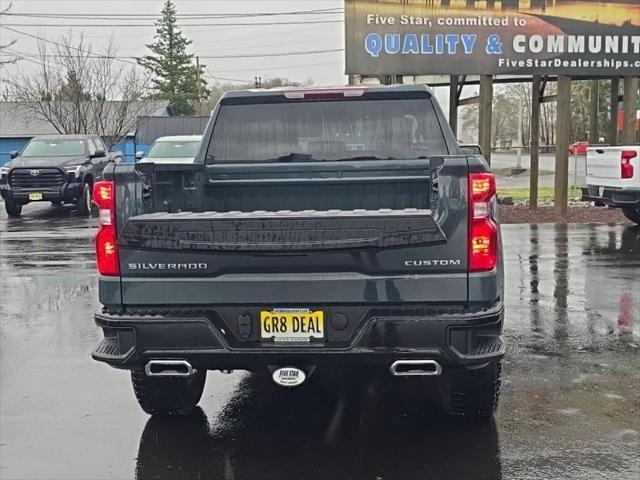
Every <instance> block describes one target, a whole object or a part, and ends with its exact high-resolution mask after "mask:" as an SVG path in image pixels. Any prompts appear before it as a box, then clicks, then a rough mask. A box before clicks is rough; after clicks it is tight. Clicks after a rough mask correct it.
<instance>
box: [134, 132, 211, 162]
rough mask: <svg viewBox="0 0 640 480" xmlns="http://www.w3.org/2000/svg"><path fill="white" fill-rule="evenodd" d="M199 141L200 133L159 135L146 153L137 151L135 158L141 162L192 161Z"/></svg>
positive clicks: (198, 146)
mask: <svg viewBox="0 0 640 480" xmlns="http://www.w3.org/2000/svg"><path fill="white" fill-rule="evenodd" d="M201 142H202V135H181V136H173V137H160V138H158V139H157V140H156V141H155V142H154V143H153V145H151V148H150V149H149V153H148V154H146V155H145V154H144V152H137V153H136V158H137V159H138V160H140V161H141V162H153V163H193V160H194V158H195V156H196V154H197V153H198V150H199V149H200V143H201Z"/></svg>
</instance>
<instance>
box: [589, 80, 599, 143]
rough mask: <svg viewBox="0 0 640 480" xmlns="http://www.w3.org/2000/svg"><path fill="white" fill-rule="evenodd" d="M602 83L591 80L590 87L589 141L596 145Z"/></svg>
mask: <svg viewBox="0 0 640 480" xmlns="http://www.w3.org/2000/svg"><path fill="white" fill-rule="evenodd" d="M599 87H600V83H599V82H598V80H591V88H590V89H589V95H590V96H589V143H590V144H591V145H595V144H596V143H600V142H599V141H598V140H599V139H598V104H599V102H598V100H599V93H600V88H599Z"/></svg>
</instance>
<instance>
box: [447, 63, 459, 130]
mask: <svg viewBox="0 0 640 480" xmlns="http://www.w3.org/2000/svg"><path fill="white" fill-rule="evenodd" d="M449 79H450V81H449V126H450V127H451V130H452V131H453V134H454V135H455V136H456V138H457V137H458V100H459V99H460V98H459V97H458V75H451V76H450V77H449Z"/></svg>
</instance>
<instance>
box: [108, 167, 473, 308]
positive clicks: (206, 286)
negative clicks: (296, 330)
mask: <svg viewBox="0 0 640 480" xmlns="http://www.w3.org/2000/svg"><path fill="white" fill-rule="evenodd" d="M301 168H304V169H305V172H306V173H305V175H301V174H299V173H297V172H298V171H299V170H300V169H301ZM156 169H157V166H156ZM293 173H295V178H291V177H293ZM467 175H468V166H467V159H466V157H447V159H446V161H443V160H442V159H440V161H431V162H430V161H429V160H421V161H418V160H412V161H407V162H402V161H400V162H399V161H395V160H394V161H378V162H372V163H368V162H364V163H363V162H360V163H358V164H356V165H354V164H347V163H344V164H340V165H337V164H333V165H330V164H321V165H313V164H309V165H305V166H303V167H301V166H300V165H297V166H296V165H291V164H282V165H269V166H260V165H254V166H246V165H243V166H230V165H227V166H220V165H218V166H215V167H208V169H207V170H206V172H205V177H206V178H205V180H204V182H205V187H203V188H201V189H196V190H199V191H203V192H204V193H203V195H202V198H200V200H199V202H200V204H199V205H198V204H197V203H196V204H194V203H193V202H195V200H193V199H190V198H191V197H189V196H188V194H185V191H187V192H189V191H193V188H191V182H192V181H194V182H195V180H193V179H194V178H195V177H194V172H193V169H187V170H185V172H184V173H183V174H182V175H181V174H178V173H177V172H176V171H175V170H172V171H167V172H163V170H162V168H160V169H157V171H154V172H150V173H149V174H148V175H147V178H146V179H145V180H143V183H144V184H145V185H147V187H139V188H136V189H131V188H129V189H126V190H123V191H122V193H123V194H124V195H134V196H136V197H137V199H136V200H133V199H130V200H129V201H126V200H125V201H123V203H126V204H127V205H134V204H137V205H139V208H138V214H137V215H132V213H133V212H128V213H129V215H130V216H128V218H126V219H124V221H123V222H122V223H121V224H120V225H119V227H118V229H119V232H118V245H119V250H120V265H121V281H122V298H123V303H125V304H127V305H209V304H229V303H245V304H246V303H253V304H273V303H274V302H276V303H281V304H289V303H291V302H296V303H297V302H300V300H301V299H304V298H308V300H307V301H306V302H307V303H309V302H312V303H316V302H317V303H335V302H348V303H359V302H390V303H391V302H392V303H401V302H434V303H447V302H458V303H459V302H466V301H467V288H468V287H467V251H468V250H467V238H468V232H467V226H468V220H467V218H468V201H467V181H468V180H467ZM187 177H188V178H189V180H188V181H187V180H185V178H187ZM261 177H262V178H264V181H260V180H259V178H261ZM117 180H118V177H117V175H116V183H117ZM145 188H146V189H147V191H150V192H152V194H151V195H147V198H146V199H144V198H142V199H141V198H140V196H138V194H139V193H140V192H141V191H143V190H144V189H145ZM189 189H191V190H189ZM136 192H137V193H136ZM185 195H186V196H185ZM143 196H144V195H143ZM185 198H186V199H185ZM145 204H146V205H147V206H146V207H145ZM282 205H288V208H289V210H280V209H278V207H281V206H282ZM260 206H264V207H265V208H264V210H258V209H257V208H256V207H258V208H259V207H260ZM325 206H328V207H329V208H326V207H325ZM359 206H365V207H366V208H358V207H359ZM233 207H236V208H233ZM238 207H240V208H238ZM323 207H325V208H323ZM331 207H333V208H331ZM336 207H337V208H336ZM163 208H164V209H166V210H168V211H164V212H163V211H161V210H162V209H163ZM186 208H188V211H182V210H183V209H186ZM199 210H200V211H199ZM146 212H149V213H146Z"/></svg>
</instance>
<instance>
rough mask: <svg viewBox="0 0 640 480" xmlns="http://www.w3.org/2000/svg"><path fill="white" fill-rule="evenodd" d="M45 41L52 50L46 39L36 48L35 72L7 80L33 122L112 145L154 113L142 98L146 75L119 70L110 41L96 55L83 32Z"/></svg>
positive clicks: (153, 105)
mask: <svg viewBox="0 0 640 480" xmlns="http://www.w3.org/2000/svg"><path fill="white" fill-rule="evenodd" d="M49 43H54V44H55V47H53V48H52V49H51V50H50V49H49V48H48V45H47V43H46V42H44V41H42V42H40V44H39V45H38V51H39V57H40V62H39V69H38V70H37V71H36V72H35V73H33V74H30V75H27V74H24V73H23V74H21V75H20V76H19V78H18V79H17V80H15V81H12V82H10V87H9V88H10V93H11V96H12V98H14V99H15V100H16V101H19V102H23V105H22V108H23V109H25V111H26V112H27V114H30V115H31V116H32V118H34V119H39V120H44V121H47V122H49V123H50V124H51V125H52V126H53V127H54V128H55V129H56V131H58V132H59V133H90V134H97V135H100V136H102V137H103V138H105V141H106V143H107V144H108V145H109V147H111V146H112V145H114V144H116V143H118V142H119V141H120V140H122V139H123V138H124V137H125V136H126V135H127V134H128V133H130V132H132V131H133V130H134V129H135V126H136V123H137V121H138V117H141V116H145V115H149V114H151V113H152V112H153V111H154V110H155V109H157V105H158V104H157V102H152V101H149V100H147V99H146V98H145V95H146V92H147V88H148V81H147V77H146V76H145V75H144V74H143V73H142V72H141V70H140V69H139V68H138V67H137V66H136V65H132V66H131V67H129V68H122V65H121V64H120V63H119V62H118V61H117V59H116V54H117V49H116V47H115V46H114V43H113V41H110V42H109V44H108V45H107V47H106V48H104V49H102V50H100V51H94V49H93V48H92V46H91V44H90V43H88V42H87V41H86V39H85V37H84V35H82V34H81V35H80V36H79V37H78V39H77V40H74V39H73V38H72V37H71V36H65V37H62V38H60V40H59V41H57V42H49ZM50 52H52V54H50ZM52 59H53V60H52Z"/></svg>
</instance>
